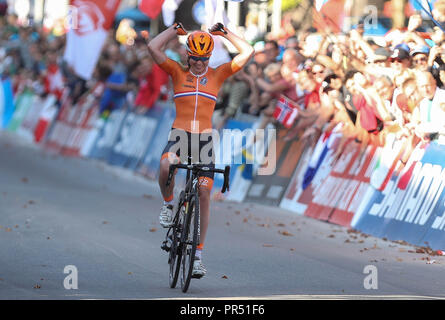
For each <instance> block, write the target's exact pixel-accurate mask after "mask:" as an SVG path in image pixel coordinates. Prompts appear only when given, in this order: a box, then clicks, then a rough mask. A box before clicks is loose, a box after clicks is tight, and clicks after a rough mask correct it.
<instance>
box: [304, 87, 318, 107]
mask: <svg viewBox="0 0 445 320" xmlns="http://www.w3.org/2000/svg"><path fill="white" fill-rule="evenodd" d="M320 87H321V84H317V86H316V87H315V89H314V91H312V92H311V93H308V94H306V96H305V97H304V108H305V109H307V107H308V106H309V104H314V103H320V102H321V100H320Z"/></svg>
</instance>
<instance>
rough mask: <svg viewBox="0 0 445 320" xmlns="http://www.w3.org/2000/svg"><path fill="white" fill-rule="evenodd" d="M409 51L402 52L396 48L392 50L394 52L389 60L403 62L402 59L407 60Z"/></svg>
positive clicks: (402, 50)
mask: <svg viewBox="0 0 445 320" xmlns="http://www.w3.org/2000/svg"><path fill="white" fill-rule="evenodd" d="M409 57H410V56H409V51H406V50H404V49H402V48H396V49H394V51H393V52H392V55H391V57H390V58H391V59H400V60H403V59H409Z"/></svg>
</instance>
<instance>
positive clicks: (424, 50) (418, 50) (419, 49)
mask: <svg viewBox="0 0 445 320" xmlns="http://www.w3.org/2000/svg"><path fill="white" fill-rule="evenodd" d="M418 53H424V54H429V53H430V48H429V47H428V46H419V47H415V48H414V49H413V50H412V51H411V57H414V56H415V55H416V54H418Z"/></svg>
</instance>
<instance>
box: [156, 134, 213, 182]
mask: <svg viewBox="0 0 445 320" xmlns="http://www.w3.org/2000/svg"><path fill="white" fill-rule="evenodd" d="M189 156H191V157H192V159H191V162H192V163H202V164H206V165H208V167H209V168H211V169H214V168H215V153H214V151H213V140H212V133H190V132H187V131H185V130H182V129H175V128H172V130H171V131H170V134H169V138H168V142H167V145H166V146H165V148H164V151H163V152H162V157H161V160H163V159H165V158H169V159H170V162H173V160H174V159H178V158H179V160H180V161H181V163H188V157H189ZM214 175H215V174H214V172H202V173H201V174H200V176H201V177H208V178H211V179H212V180H213V177H214Z"/></svg>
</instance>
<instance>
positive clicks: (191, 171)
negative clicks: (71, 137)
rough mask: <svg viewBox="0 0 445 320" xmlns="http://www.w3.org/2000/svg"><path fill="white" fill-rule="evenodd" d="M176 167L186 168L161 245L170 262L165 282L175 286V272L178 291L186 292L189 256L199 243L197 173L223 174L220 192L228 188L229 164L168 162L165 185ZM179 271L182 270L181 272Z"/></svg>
mask: <svg viewBox="0 0 445 320" xmlns="http://www.w3.org/2000/svg"><path fill="white" fill-rule="evenodd" d="M176 169H185V170H187V176H186V183H185V188H184V190H182V191H181V193H180V195H179V199H178V205H177V207H176V212H175V216H174V218H173V224H172V226H171V227H169V228H168V230H167V234H166V236H165V240H164V241H163V242H162V245H161V249H163V250H165V251H167V252H168V253H169V255H168V264H169V266H170V274H169V285H170V288H175V287H176V284H177V281H178V278H179V275H181V277H180V279H181V289H182V292H187V290H188V288H189V286H190V281H191V278H192V271H193V260H194V258H195V252H196V247H197V246H198V244H199V243H200V240H199V237H200V227H199V220H200V219H199V187H200V185H199V176H200V173H202V172H214V173H221V174H224V183H223V186H222V189H221V192H222V193H225V192H226V190H229V175H230V166H226V167H225V169H224V170H222V169H212V168H209V167H208V165H205V164H191V158H190V157H189V160H188V164H180V163H179V164H171V165H170V167H169V174H168V178H167V183H166V185H167V186H169V185H170V183H171V180H172V178H173V175H174V173H175V171H176ZM181 271H182V272H181Z"/></svg>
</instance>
